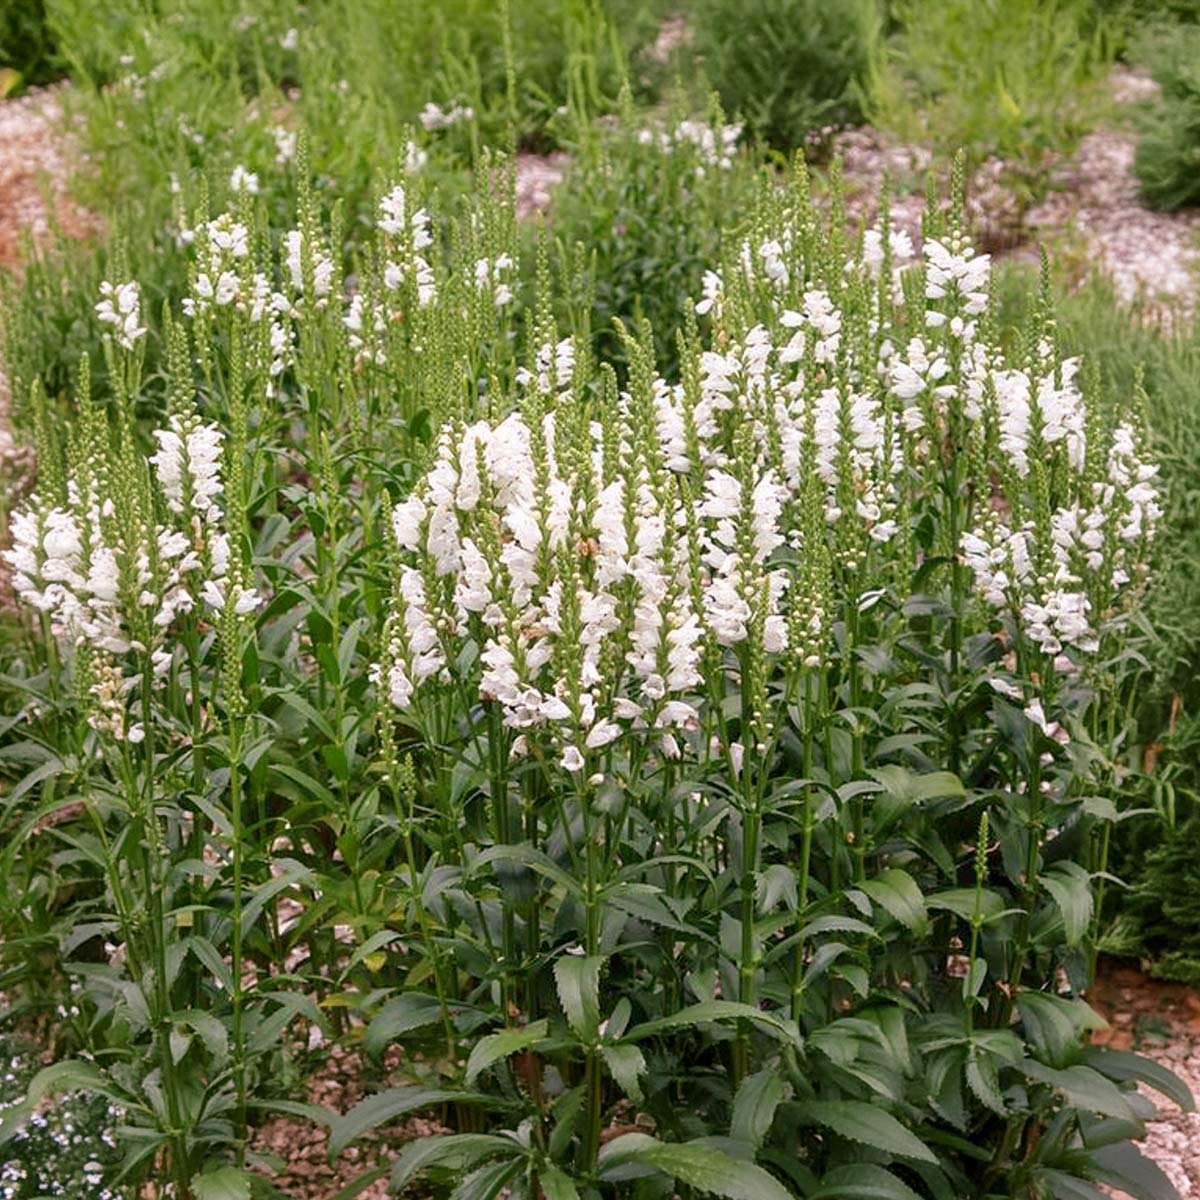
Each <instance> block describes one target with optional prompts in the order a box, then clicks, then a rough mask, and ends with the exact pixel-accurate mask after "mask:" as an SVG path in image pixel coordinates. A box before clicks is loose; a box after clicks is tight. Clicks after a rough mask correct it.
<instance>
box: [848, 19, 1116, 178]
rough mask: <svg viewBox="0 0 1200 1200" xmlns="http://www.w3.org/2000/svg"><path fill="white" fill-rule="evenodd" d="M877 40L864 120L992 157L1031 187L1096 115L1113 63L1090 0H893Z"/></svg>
mask: <svg viewBox="0 0 1200 1200" xmlns="http://www.w3.org/2000/svg"><path fill="white" fill-rule="evenodd" d="M892 14H893V17H894V20H895V26H896V27H895V32H894V34H893V36H892V37H890V38H889V39H888V40H887V41H886V42H877V43H876V53H875V54H874V56H873V59H872V64H871V70H870V75H869V82H868V85H867V88H866V111H867V116H868V117H869V118H870V119H871V121H873V122H874V123H875V124H878V125H880V126H882V127H884V128H890V129H894V130H896V131H898V132H899V133H900V134H901V135H902V136H904V137H909V138H912V137H922V138H929V139H931V140H932V141H933V143H934V144H935V146H937V147H939V148H940V149H941V150H942V152H943V153H955V152H956V151H957V150H959V149H965V150H966V152H967V154H968V156H969V157H970V158H971V159H973V160H974V161H980V160H982V159H985V158H988V157H989V156H992V155H999V156H1001V157H1003V158H1005V159H1008V160H1010V161H1011V163H1012V167H1013V171H1014V172H1015V174H1016V178H1017V179H1018V181H1020V182H1021V183H1022V184H1023V186H1024V187H1025V188H1026V189H1027V190H1036V189H1037V188H1039V187H1041V186H1043V185H1044V180H1045V174H1046V171H1047V168H1048V166H1049V160H1050V156H1051V154H1052V153H1053V152H1056V151H1061V150H1065V149H1070V148H1071V146H1072V145H1073V144H1074V143H1075V141H1076V140H1077V139H1078V138H1079V137H1080V136H1081V134H1082V133H1084V132H1085V131H1086V130H1087V128H1088V126H1089V124H1090V122H1091V121H1092V120H1093V118H1094V116H1095V112H1096V108H1097V105H1098V104H1099V102H1100V91H1099V85H1100V84H1101V82H1102V80H1103V77H1104V73H1105V69H1106V68H1107V66H1108V64H1109V62H1110V61H1111V58H1112V39H1111V37H1110V29H1111V21H1110V20H1109V19H1106V18H1105V17H1104V16H1103V14H1099V13H1097V11H1096V10H1095V9H1094V8H1093V6H1092V4H1091V3H1090V0H898V2H897V3H896V4H894V5H893V7H892Z"/></svg>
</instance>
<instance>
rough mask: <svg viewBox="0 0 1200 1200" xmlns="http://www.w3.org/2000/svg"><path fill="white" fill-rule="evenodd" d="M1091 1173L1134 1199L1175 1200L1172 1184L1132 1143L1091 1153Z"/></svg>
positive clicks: (1099, 1181)
mask: <svg viewBox="0 0 1200 1200" xmlns="http://www.w3.org/2000/svg"><path fill="white" fill-rule="evenodd" d="M1091 1157H1092V1174H1093V1177H1094V1178H1095V1179H1096V1181H1097V1182H1098V1183H1107V1184H1108V1185H1109V1187H1112V1188H1115V1189H1116V1190H1117V1191H1119V1192H1124V1193H1125V1194H1126V1195H1129V1196H1133V1197H1134V1200H1179V1193H1178V1192H1177V1191H1176V1190H1175V1185H1174V1184H1173V1183H1172V1182H1171V1181H1170V1179H1168V1178H1167V1176H1166V1174H1165V1173H1164V1172H1163V1170H1162V1168H1161V1167H1160V1166H1159V1165H1158V1164H1157V1163H1156V1162H1152V1161H1151V1160H1150V1159H1148V1158H1147V1157H1146V1156H1145V1155H1144V1154H1143V1153H1142V1152H1141V1151H1140V1150H1139V1149H1138V1148H1137V1147H1136V1146H1135V1145H1134V1144H1133V1143H1132V1142H1118V1143H1117V1144H1116V1145H1113V1146H1101V1147H1100V1148H1099V1149H1097V1150H1093V1151H1092V1152H1091Z"/></svg>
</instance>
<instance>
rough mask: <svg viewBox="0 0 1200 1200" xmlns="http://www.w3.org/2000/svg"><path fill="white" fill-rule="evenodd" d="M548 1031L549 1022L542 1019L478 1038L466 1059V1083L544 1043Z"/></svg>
mask: <svg viewBox="0 0 1200 1200" xmlns="http://www.w3.org/2000/svg"><path fill="white" fill-rule="evenodd" d="M549 1031H550V1022H549V1020H548V1019H547V1018H543V1019H542V1020H540V1021H534V1023H533V1024H532V1025H522V1026H521V1027H520V1028H518V1029H502V1030H501V1031H500V1032H499V1033H493V1034H490V1035H489V1036H487V1037H485V1038H480V1039H479V1041H477V1042H476V1043H475V1045H474V1046H473V1047H472V1049H471V1057H470V1058H468V1059H467V1075H466V1079H467V1082H468V1083H473V1082H474V1081H475V1080H476V1079H478V1078H479V1076H480V1075H481V1074H482V1073H483V1072H484V1071H486V1070H487V1069H488V1067H490V1066H492V1064H493V1063H497V1062H499V1061H500V1060H501V1059H504V1058H507V1057H508V1056H509V1055H510V1054H515V1053H516V1052H517V1051H518V1050H525V1049H527V1048H528V1047H530V1046H532V1045H534V1044H536V1043H537V1042H541V1041H544V1040H545V1038H546V1036H547V1034H548V1033H549Z"/></svg>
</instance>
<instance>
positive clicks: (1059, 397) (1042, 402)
mask: <svg viewBox="0 0 1200 1200" xmlns="http://www.w3.org/2000/svg"><path fill="white" fill-rule="evenodd" d="M1078 369H1079V360H1078V359H1076V358H1068V359H1066V360H1065V361H1064V362H1063V363H1062V365H1061V368H1060V370H1059V376H1060V378H1059V380H1058V381H1056V380H1055V377H1054V374H1053V373H1050V374H1047V375H1045V376H1044V377H1043V378H1042V379H1041V380H1039V382H1038V389H1037V406H1038V409H1039V411H1040V413H1041V420H1042V428H1041V435H1042V441H1044V442H1046V443H1047V444H1048V445H1053V444H1054V443H1056V442H1065V443H1066V447H1067V459H1068V461H1069V462H1070V464H1071V467H1072V469H1073V470H1076V471H1081V470H1083V464H1084V459H1085V456H1086V453H1087V435H1086V432H1085V428H1084V426H1085V421H1086V414H1085V412H1084V405H1083V396H1082V395H1081V394H1080V392H1079V389H1078V388H1077V387H1076V386H1075V375H1076V372H1077V371H1078Z"/></svg>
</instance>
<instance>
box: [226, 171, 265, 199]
mask: <svg viewBox="0 0 1200 1200" xmlns="http://www.w3.org/2000/svg"><path fill="white" fill-rule="evenodd" d="M229 190H230V191H231V192H246V193H247V194H248V195H250V196H257V195H258V176H257V175H255V174H254V172H253V171H248V170H246V168H245V167H243V166H242V165H241V164H240V163H239V164H238V165H237V166H236V167H234V168H233V172H232V174H231V175H230V176H229Z"/></svg>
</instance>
